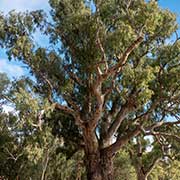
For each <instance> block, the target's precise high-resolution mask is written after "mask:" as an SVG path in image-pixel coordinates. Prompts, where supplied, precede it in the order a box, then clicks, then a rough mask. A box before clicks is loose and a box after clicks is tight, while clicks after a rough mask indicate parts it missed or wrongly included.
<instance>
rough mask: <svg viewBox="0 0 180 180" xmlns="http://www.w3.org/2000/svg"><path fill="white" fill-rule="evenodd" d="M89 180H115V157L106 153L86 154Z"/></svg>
mask: <svg viewBox="0 0 180 180" xmlns="http://www.w3.org/2000/svg"><path fill="white" fill-rule="evenodd" d="M86 171H87V179H88V180H113V158H112V157H110V156H108V155H107V154H106V153H104V152H102V153H100V152H97V153H96V154H91V155H88V156H87V155H86Z"/></svg>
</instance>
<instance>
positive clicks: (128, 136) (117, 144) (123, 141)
mask: <svg viewBox="0 0 180 180" xmlns="http://www.w3.org/2000/svg"><path fill="white" fill-rule="evenodd" d="M140 133H141V125H139V126H137V127H136V128H135V129H134V130H133V131H131V132H129V133H127V134H126V135H124V136H122V137H119V138H118V139H117V140H116V142H115V143H113V144H112V145H110V146H109V147H107V148H105V149H106V150H107V151H108V152H109V153H110V154H111V155H113V154H114V153H116V152H117V151H118V150H119V149H120V148H121V147H122V146H124V145H125V144H126V143H127V142H128V141H129V140H130V139H131V138H132V137H135V136H137V135H139V134H140Z"/></svg>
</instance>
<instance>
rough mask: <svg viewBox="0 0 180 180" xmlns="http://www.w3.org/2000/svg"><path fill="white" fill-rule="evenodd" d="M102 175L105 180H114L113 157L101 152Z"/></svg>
mask: <svg viewBox="0 0 180 180" xmlns="http://www.w3.org/2000/svg"><path fill="white" fill-rule="evenodd" d="M100 165H101V174H102V178H103V180H113V179H114V178H113V172H114V167H113V157H112V156H110V155H109V154H108V153H107V152H101V164H100Z"/></svg>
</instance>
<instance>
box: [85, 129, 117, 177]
mask: <svg viewBox="0 0 180 180" xmlns="http://www.w3.org/2000/svg"><path fill="white" fill-rule="evenodd" d="M83 136H84V140H85V142H86V143H85V144H86V145H85V165H86V172H87V179H88V180H113V158H112V155H111V154H110V153H108V151H103V150H100V146H99V142H98V139H97V137H96V134H95V133H94V132H93V131H91V129H88V128H87V129H86V130H84V132H83Z"/></svg>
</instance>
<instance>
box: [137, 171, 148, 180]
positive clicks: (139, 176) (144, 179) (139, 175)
mask: <svg viewBox="0 0 180 180" xmlns="http://www.w3.org/2000/svg"><path fill="white" fill-rule="evenodd" d="M137 179H138V180H147V175H146V174H145V173H144V172H143V170H142V169H140V170H139V171H138V173H137Z"/></svg>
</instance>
